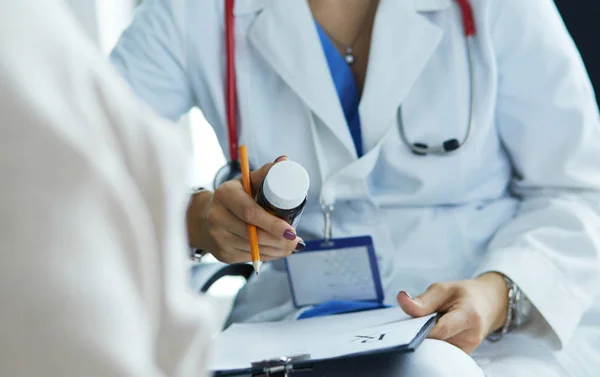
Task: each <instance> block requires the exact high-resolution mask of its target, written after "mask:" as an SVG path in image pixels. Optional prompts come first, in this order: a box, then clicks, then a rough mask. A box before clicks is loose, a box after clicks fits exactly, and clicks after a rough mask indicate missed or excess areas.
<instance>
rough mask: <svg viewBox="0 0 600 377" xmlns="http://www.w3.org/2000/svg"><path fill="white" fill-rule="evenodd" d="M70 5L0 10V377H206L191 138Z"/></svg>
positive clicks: (206, 311) (33, 3)
mask: <svg viewBox="0 0 600 377" xmlns="http://www.w3.org/2000/svg"><path fill="white" fill-rule="evenodd" d="M58 4H60V2H59V1H54V0H21V1H0V181H1V184H0V307H1V309H0V376H11V377H29V376H61V377H80V376H88V377H138V376H139V377H159V376H160V377H162V376H165V377H166V376H170V377H171V376H172V377H183V376H204V375H206V373H207V371H206V368H207V355H208V350H209V340H210V337H211V336H212V335H213V330H214V327H213V325H214V318H211V317H210V316H211V314H212V313H211V310H210V308H209V307H208V305H207V303H206V302H205V300H200V299H199V298H198V297H195V296H193V295H192V294H191V292H190V291H189V290H186V282H187V275H186V272H187V271H186V265H185V259H186V253H185V230H184V211H185V204H184V196H185V168H184V165H185V163H184V161H183V156H184V153H183V152H182V151H181V149H182V146H183V141H182V139H181V135H175V127H169V125H167V124H164V123H163V122H162V121H160V120H159V119H158V118H156V117H154V116H152V115H151V114H150V112H148V111H147V109H146V108H144V107H143V106H140V105H139V104H138V103H137V102H136V101H135V98H134V96H133V94H132V93H130V91H129V90H128V88H127V86H126V85H125V84H124V83H122V82H121V81H120V80H119V78H118V76H117V75H116V73H115V72H114V70H113V69H111V66H110V65H109V64H108V63H107V62H106V60H105V59H103V57H102V56H101V54H100V53H99V52H97V51H95V50H94V49H92V48H91V47H90V44H89V43H86V41H85V40H84V39H83V38H82V37H81V31H80V30H79V29H77V28H76V26H75V24H74V22H73V20H72V18H70V17H69V15H68V13H67V12H66V10H65V9H64V8H63V7H61V6H60V5H58Z"/></svg>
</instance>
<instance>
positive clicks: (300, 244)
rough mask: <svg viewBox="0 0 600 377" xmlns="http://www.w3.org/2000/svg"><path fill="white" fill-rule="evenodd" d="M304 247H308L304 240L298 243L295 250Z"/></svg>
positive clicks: (300, 249)
mask: <svg viewBox="0 0 600 377" xmlns="http://www.w3.org/2000/svg"><path fill="white" fill-rule="evenodd" d="M304 249H306V244H305V243H304V241H300V242H298V244H297V245H296V250H295V251H302V250H304Z"/></svg>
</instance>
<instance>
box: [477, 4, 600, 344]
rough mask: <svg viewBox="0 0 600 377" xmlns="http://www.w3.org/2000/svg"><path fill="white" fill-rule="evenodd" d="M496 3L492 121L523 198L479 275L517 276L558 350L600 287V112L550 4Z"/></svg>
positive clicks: (516, 191) (515, 188) (515, 186)
mask: <svg viewBox="0 0 600 377" xmlns="http://www.w3.org/2000/svg"><path fill="white" fill-rule="evenodd" d="M496 4H498V8H499V10H498V11H497V13H496V14H494V15H493V16H492V17H495V18H496V24H495V28H494V29H493V31H492V35H491V38H492V40H493V43H494V50H495V52H496V54H497V56H496V58H497V64H498V70H499V83H498V85H499V93H498V100H497V125H498V129H499V133H500V136H501V140H502V142H503V144H504V147H505V149H506V151H507V152H508V154H509V156H510V158H511V160H512V163H513V169H514V175H515V178H514V180H513V182H512V190H513V193H514V194H515V195H516V196H517V197H519V198H520V199H521V205H520V209H519V211H518V213H517V215H516V217H515V218H514V219H513V220H512V221H509V222H508V223H506V224H505V225H504V226H503V227H502V228H501V229H500V230H499V231H498V232H497V234H496V235H495V237H493V239H492V241H491V243H490V245H489V253H488V255H487V258H486V259H485V261H484V262H483V264H482V265H481V266H480V268H479V270H478V271H477V274H480V273H483V272H486V271H499V272H502V273H504V274H505V275H507V276H509V277H510V278H511V279H512V280H514V281H515V282H516V284H517V285H519V286H520V288H521V289H522V290H523V291H524V292H525V293H526V295H527V296H528V297H529V298H530V300H531V301H532V302H533V304H534V305H535V307H536V308H537V309H538V311H539V313H540V314H541V315H542V316H543V318H544V319H545V321H546V323H547V324H548V325H549V326H550V327H551V328H552V330H553V332H554V334H555V335H556V338H555V339H557V340H559V342H558V343H557V344H559V346H563V347H564V345H565V344H566V343H567V341H568V340H569V338H570V337H571V335H572V334H573V332H574V330H575V328H576V327H577V325H578V323H579V321H580V319H581V318H582V316H583V314H584V313H585V312H586V311H587V310H588V309H589V308H590V306H591V305H592V303H593V300H594V298H595V296H596V295H597V293H598V291H599V287H600V280H599V267H600V261H599V250H600V121H599V119H600V118H599V115H598V108H597V106H596V102H595V97H594V93H593V90H592V87H591V84H590V81H589V78H588V76H587V74H586V71H585V68H584V66H583V63H582V61H581V58H580V56H579V54H578V51H577V50H576V48H575V46H574V43H573V41H572V40H571V38H570V36H569V34H568V32H567V30H566V28H565V26H564V24H563V22H562V20H561V18H560V16H559V13H558V11H557V10H556V7H555V5H554V3H553V1H551V0H527V1H523V0H498V1H497V2H496Z"/></svg>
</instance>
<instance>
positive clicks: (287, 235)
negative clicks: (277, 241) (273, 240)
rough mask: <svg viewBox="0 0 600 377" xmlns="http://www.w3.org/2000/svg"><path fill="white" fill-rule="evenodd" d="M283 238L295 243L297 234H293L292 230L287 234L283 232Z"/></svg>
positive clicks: (287, 231)
mask: <svg viewBox="0 0 600 377" xmlns="http://www.w3.org/2000/svg"><path fill="white" fill-rule="evenodd" d="M283 238H285V239H286V240H290V241H293V240H295V239H296V233H294V232H292V231H291V230H286V231H285V232H283Z"/></svg>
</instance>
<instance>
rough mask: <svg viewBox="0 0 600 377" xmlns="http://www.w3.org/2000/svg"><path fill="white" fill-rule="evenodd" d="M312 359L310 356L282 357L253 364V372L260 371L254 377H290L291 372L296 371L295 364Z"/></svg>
mask: <svg viewBox="0 0 600 377" xmlns="http://www.w3.org/2000/svg"><path fill="white" fill-rule="evenodd" d="M308 359H310V355H309V354H303V355H296V356H282V357H280V358H277V359H270V360H263V361H257V362H254V363H252V370H258V371H259V372H255V373H253V374H252V377H262V376H264V377H290V372H291V371H293V370H297V371H301V370H302V369H295V368H294V363H296V362H299V361H303V360H308Z"/></svg>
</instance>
